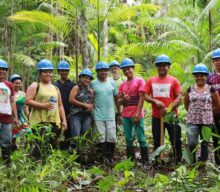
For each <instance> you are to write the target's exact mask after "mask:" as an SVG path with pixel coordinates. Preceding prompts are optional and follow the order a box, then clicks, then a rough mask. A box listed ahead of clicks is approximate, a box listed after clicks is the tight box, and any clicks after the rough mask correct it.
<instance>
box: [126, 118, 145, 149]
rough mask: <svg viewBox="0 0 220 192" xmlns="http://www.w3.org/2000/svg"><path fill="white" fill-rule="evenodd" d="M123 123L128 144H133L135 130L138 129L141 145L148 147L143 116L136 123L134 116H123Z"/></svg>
mask: <svg viewBox="0 0 220 192" xmlns="http://www.w3.org/2000/svg"><path fill="white" fill-rule="evenodd" d="M122 124H123V128H124V134H125V140H126V145H127V146H133V142H134V131H136V134H137V139H138V142H139V144H140V147H147V142H146V136H145V133H144V118H141V119H140V122H139V124H136V123H135V122H134V118H133V117H123V119H122Z"/></svg>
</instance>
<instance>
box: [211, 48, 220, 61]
mask: <svg viewBox="0 0 220 192" xmlns="http://www.w3.org/2000/svg"><path fill="white" fill-rule="evenodd" d="M216 58H220V48H218V49H216V50H214V51H213V52H212V59H216Z"/></svg>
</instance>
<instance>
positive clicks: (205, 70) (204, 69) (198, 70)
mask: <svg viewBox="0 0 220 192" xmlns="http://www.w3.org/2000/svg"><path fill="white" fill-rule="evenodd" d="M196 73H204V74H207V75H208V74H209V69H208V67H206V66H205V65H204V64H202V63H200V64H197V65H196V66H195V67H194V68H193V71H192V74H196Z"/></svg>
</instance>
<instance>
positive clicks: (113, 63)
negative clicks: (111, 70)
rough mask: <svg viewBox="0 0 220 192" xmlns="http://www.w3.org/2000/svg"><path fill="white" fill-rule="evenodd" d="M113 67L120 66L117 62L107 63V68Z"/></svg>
mask: <svg viewBox="0 0 220 192" xmlns="http://www.w3.org/2000/svg"><path fill="white" fill-rule="evenodd" d="M113 66H116V67H120V64H119V62H118V61H115V60H113V61H112V62H111V63H109V67H113Z"/></svg>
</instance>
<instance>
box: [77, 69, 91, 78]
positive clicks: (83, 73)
mask: <svg viewBox="0 0 220 192" xmlns="http://www.w3.org/2000/svg"><path fill="white" fill-rule="evenodd" d="M82 75H86V76H89V77H91V78H92V79H93V74H92V71H91V70H89V69H88V68H85V69H83V70H82V71H81V72H80V74H79V77H81V76H82Z"/></svg>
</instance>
